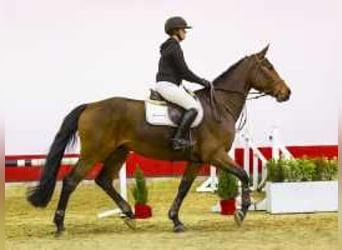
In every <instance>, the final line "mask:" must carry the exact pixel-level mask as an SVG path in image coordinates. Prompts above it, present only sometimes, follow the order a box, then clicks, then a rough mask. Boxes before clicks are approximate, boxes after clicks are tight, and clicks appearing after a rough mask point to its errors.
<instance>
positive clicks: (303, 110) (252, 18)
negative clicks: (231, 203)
mask: <svg viewBox="0 0 342 250" xmlns="http://www.w3.org/2000/svg"><path fill="white" fill-rule="evenodd" d="M2 5H3V6H2V8H0V9H1V10H0V11H1V12H2V13H1V14H0V21H1V22H0V23H3V24H4V27H3V29H2V30H3V31H2V34H3V35H4V36H3V38H4V39H3V38H2V39H1V48H0V50H1V59H0V63H1V67H0V68H1V69H0V72H1V73H0V81H1V83H2V86H5V91H2V96H1V99H2V102H3V104H4V105H3V106H4V107H5V108H4V114H5V117H4V118H5V154H6V155H11V154H12V155H13V154H16V155H18V154H36V153H38V154H40V153H41V154H45V153H46V152H47V150H48V148H49V146H50V143H51V141H52V139H53V137H54V135H55V133H56V132H57V129H58V128H59V125H60V123H61V121H62V119H63V118H64V116H65V115H66V114H67V113H68V112H69V110H71V109H72V108H73V107H75V106H76V105H78V104H81V103H84V102H92V101H96V100H100V99H103V98H107V97H111V96H126V97H132V98H138V99H143V98H145V97H146V96H147V95H148V89H149V88H151V87H153V84H154V81H155V80H154V78H155V73H156V70H157V63H158V52H159V49H158V47H159V45H160V43H161V42H163V41H164V39H165V38H166V36H165V35H164V34H163V23H164V20H165V19H166V18H167V17H169V16H172V15H182V16H184V17H185V18H186V19H187V20H188V22H189V23H190V24H191V25H193V27H194V28H193V30H191V31H189V33H188V38H187V40H185V41H184V42H183V43H182V47H183V49H184V52H185V55H186V59H187V62H188V64H189V65H190V68H191V69H192V70H193V71H194V72H196V73H197V74H199V75H201V76H203V77H206V78H208V79H213V78H215V77H216V76H217V75H219V74H220V73H221V72H222V71H224V70H226V69H227V68H228V67H229V66H230V65H231V64H233V63H234V62H236V61H237V60H239V59H240V58H241V57H243V56H245V55H248V54H251V53H254V52H257V51H259V50H260V49H262V48H263V47H264V46H265V45H266V44H268V43H270V44H271V47H270V50H269V54H268V58H269V59H270V61H271V62H273V64H274V66H275V68H276V69H277V70H278V72H279V73H280V75H281V76H282V77H283V78H284V80H285V81H286V82H287V83H288V84H289V86H290V87H291V89H292V93H293V95H292V97H291V99H290V101H289V102H287V103H284V104H278V103H276V102H275V100H273V99H271V98H263V99H259V100H254V101H250V102H249V103H248V105H247V106H248V125H247V128H248V131H249V132H250V133H251V135H252V136H253V139H254V141H255V144H257V145H267V143H268V140H267V136H268V133H269V131H270V130H271V129H272V128H273V127H274V126H277V127H279V130H280V136H281V141H282V143H283V144H284V145H325V144H331V145H336V144H337V131H338V118H337V116H338V103H337V102H338V96H339V94H341V93H342V87H341V77H340V76H339V74H338V73H339V72H340V71H341V70H340V67H341V66H340V65H341V60H340V59H339V57H338V52H341V49H340V47H338V44H339V46H340V44H341V42H342V41H341V40H342V39H341V33H340V32H338V31H339V30H340V27H338V25H340V24H341V20H340V19H341V18H340V17H338V14H340V13H338V10H341V9H342V4H341V1H334V0H328V1H294V0H293V1H292V0H290V1H267V0H262V1H252V0H250V1H194V0H192V1H180V0H177V1H174V0H173V1H122V0H117V1H108V0H99V1H83V0H82V1H81V0H71V1H70V0H68V1H67V0H61V1H43V0H16V1H10V0H5V1H3V2H2ZM187 86H189V87H191V88H193V89H195V88H196V87H197V86H196V85H194V84H187Z"/></svg>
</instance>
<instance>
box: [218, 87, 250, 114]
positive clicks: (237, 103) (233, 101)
mask: <svg viewBox="0 0 342 250" xmlns="http://www.w3.org/2000/svg"><path fill="white" fill-rule="evenodd" d="M216 96H217V100H218V105H219V106H220V109H221V111H222V114H226V113H229V114H230V115H232V116H233V118H234V119H235V120H237V119H238V118H239V116H240V114H241V112H242V110H243V107H244V105H245V103H246V94H241V93H238V92H234V91H232V92H228V91H224V90H219V89H218V90H217V91H216Z"/></svg>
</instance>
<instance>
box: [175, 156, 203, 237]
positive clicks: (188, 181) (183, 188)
mask: <svg viewBox="0 0 342 250" xmlns="http://www.w3.org/2000/svg"><path fill="white" fill-rule="evenodd" d="M200 167H201V164H200V163H194V162H189V163H188V165H187V166H186V169H185V173H184V174H183V177H182V180H181V183H180V185H179V187H178V192H177V196H176V198H175V199H174V201H173V203H172V205H171V208H170V210H169V218H170V220H172V221H173V224H174V228H173V230H174V232H177V233H178V232H183V231H185V228H184V225H183V223H182V222H181V221H180V220H179V218H178V213H179V209H180V207H181V205H182V202H183V200H184V197H185V196H186V195H187V193H188V192H189V190H190V188H191V185H192V183H193V182H194V180H195V178H196V176H197V174H198V171H199V169H200Z"/></svg>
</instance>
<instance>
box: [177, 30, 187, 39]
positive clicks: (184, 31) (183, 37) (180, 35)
mask: <svg viewBox="0 0 342 250" xmlns="http://www.w3.org/2000/svg"><path fill="white" fill-rule="evenodd" d="M178 37H179V38H180V40H181V41H183V40H184V39H185V37H186V30H185V29H179V30H178Z"/></svg>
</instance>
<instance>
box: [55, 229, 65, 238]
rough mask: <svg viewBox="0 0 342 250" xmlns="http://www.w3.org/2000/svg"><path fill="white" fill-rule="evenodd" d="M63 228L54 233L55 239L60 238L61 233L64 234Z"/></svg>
mask: <svg viewBox="0 0 342 250" xmlns="http://www.w3.org/2000/svg"><path fill="white" fill-rule="evenodd" d="M64 230H65V228H64V227H63V228H61V229H58V230H57V231H56V232H55V237H56V238H59V237H60V236H62V234H63V232H64Z"/></svg>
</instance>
